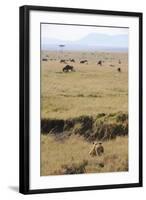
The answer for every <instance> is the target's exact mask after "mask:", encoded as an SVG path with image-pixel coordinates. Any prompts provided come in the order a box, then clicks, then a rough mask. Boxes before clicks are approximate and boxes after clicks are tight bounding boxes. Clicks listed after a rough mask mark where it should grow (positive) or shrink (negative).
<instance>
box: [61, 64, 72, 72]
mask: <svg viewBox="0 0 146 200" xmlns="http://www.w3.org/2000/svg"><path fill="white" fill-rule="evenodd" d="M62 70H63V72H69V71H72V72H74V71H75V70H74V67H73V66H71V65H66V66H65V67H64V68H63V69H62Z"/></svg>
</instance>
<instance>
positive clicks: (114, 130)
mask: <svg viewBox="0 0 146 200" xmlns="http://www.w3.org/2000/svg"><path fill="white" fill-rule="evenodd" d="M44 58H45V60H44V61H43V59H44ZM41 59H42V60H41V175H42V176H45V175H58V174H73V173H96V172H116V171H127V170H128V54H127V53H124V52H121V53H120V52H116V53H115V52H69V51H68V52H67V51H64V52H63V53H62V52H53V51H52V52H51V51H50V52H49V51H48V52H47V51H43V52H42V53H41ZM61 59H65V60H67V61H65V62H66V63H60V60H61ZM69 59H74V60H75V62H71V61H70V60H69ZM81 60H88V63H80V61H81ZM99 60H102V65H101V66H100V65H97V62H98V61H99ZM103 61H104V62H103ZM67 64H68V65H71V66H73V68H74V71H69V72H63V70H62V69H63V67H65V66H66V65H67ZM118 68H120V72H119V71H118ZM94 141H103V146H104V149H105V152H104V154H103V155H102V156H100V157H98V156H96V157H91V156H90V155H89V151H90V149H91V147H92V143H93V142H94Z"/></svg>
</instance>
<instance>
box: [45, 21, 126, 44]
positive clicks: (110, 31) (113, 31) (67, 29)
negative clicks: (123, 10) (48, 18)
mask: <svg viewBox="0 0 146 200" xmlns="http://www.w3.org/2000/svg"><path fill="white" fill-rule="evenodd" d="M91 33H98V34H103V35H104V34H106V35H128V28H109V27H93V26H72V25H54V24H42V25H41V37H42V39H43V40H47V39H51V38H54V39H59V40H68V41H76V40H80V39H81V38H83V37H85V36H87V35H89V34H91Z"/></svg>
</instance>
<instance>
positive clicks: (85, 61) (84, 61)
mask: <svg viewBox="0 0 146 200" xmlns="http://www.w3.org/2000/svg"><path fill="white" fill-rule="evenodd" d="M80 63H88V60H81V61H80Z"/></svg>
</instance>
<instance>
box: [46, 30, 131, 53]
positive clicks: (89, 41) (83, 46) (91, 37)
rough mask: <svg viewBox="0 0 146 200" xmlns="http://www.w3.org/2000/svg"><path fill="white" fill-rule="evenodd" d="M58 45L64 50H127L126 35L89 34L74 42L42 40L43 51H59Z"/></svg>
mask: <svg viewBox="0 0 146 200" xmlns="http://www.w3.org/2000/svg"><path fill="white" fill-rule="evenodd" d="M59 44H64V45H65V47H64V50H118V49H119V50H127V49H128V35H106V34H97V33H91V34H88V35H87V36H85V37H83V38H81V39H80V40H76V41H65V40H64V41H63V40H59V39H54V38H52V39H45V38H44V39H42V49H43V50H59Z"/></svg>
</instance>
